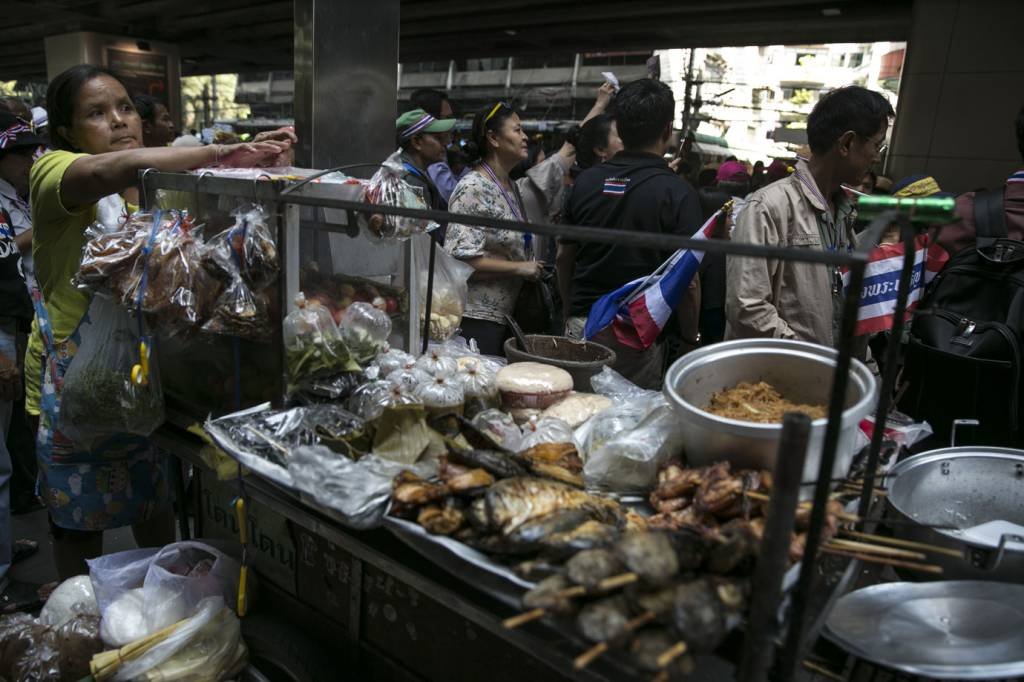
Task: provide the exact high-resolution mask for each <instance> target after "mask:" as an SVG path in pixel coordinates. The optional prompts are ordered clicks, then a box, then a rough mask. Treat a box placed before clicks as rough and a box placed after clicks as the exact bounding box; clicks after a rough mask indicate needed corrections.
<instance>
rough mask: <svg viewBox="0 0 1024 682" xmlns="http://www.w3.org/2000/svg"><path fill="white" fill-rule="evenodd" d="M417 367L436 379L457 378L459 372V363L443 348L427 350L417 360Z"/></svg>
mask: <svg viewBox="0 0 1024 682" xmlns="http://www.w3.org/2000/svg"><path fill="white" fill-rule="evenodd" d="M416 366H417V367H418V368H420V369H422V370H423V371H424V372H426V373H427V374H429V375H430V376H434V377H450V376H455V373H456V372H457V371H458V370H459V364H458V362H457V361H456V360H455V358H453V357H451V356H450V355H448V354H446V353H445V352H444V349H443V348H442V347H432V348H429V349H427V352H426V353H424V354H423V355H421V356H420V357H419V359H417V360H416Z"/></svg>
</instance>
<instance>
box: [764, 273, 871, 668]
mask: <svg viewBox="0 0 1024 682" xmlns="http://www.w3.org/2000/svg"><path fill="white" fill-rule="evenodd" d="M865 267H866V263H865V262H857V263H855V264H854V265H853V266H852V267H851V271H850V284H849V287H848V288H847V290H846V296H845V298H844V300H843V317H842V324H841V328H840V334H839V357H837V358H836V373H835V377H834V379H833V380H832V395H831V396H830V398H829V405H828V425H827V426H826V427H825V443H824V445H823V446H822V453H821V463H820V466H819V467H818V479H817V481H816V482H815V485H814V506H813V507H812V508H811V518H810V523H809V524H808V529H807V542H806V545H805V547H804V556H803V560H802V561H801V562H800V577H799V578H798V579H797V584H796V589H795V590H794V591H793V595H792V603H791V607H790V611H789V618H788V621H789V632H788V633H787V636H786V646H785V655H784V657H783V663H782V670H781V677H780V679H783V680H792V679H793V678H794V674H795V672H796V667H797V665H798V663H799V661H800V660H801V658H802V652H803V649H804V642H803V630H804V620H805V618H806V614H807V604H808V601H809V600H810V593H811V588H812V587H813V583H814V564H815V562H816V560H817V558H818V547H819V545H820V544H821V531H822V528H824V525H825V509H826V505H827V504H828V496H829V485H830V483H831V479H832V467H833V465H834V463H835V459H836V448H837V446H838V445H839V431H840V430H841V429H842V425H843V424H842V422H843V410H844V409H845V407H846V386H847V384H849V380H850V360H851V355H852V352H853V348H852V346H853V341H854V336H853V331H854V327H855V326H856V323H857V306H858V303H859V301H860V291H861V289H862V288H863V286H864V268H865Z"/></svg>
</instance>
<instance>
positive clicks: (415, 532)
mask: <svg viewBox="0 0 1024 682" xmlns="http://www.w3.org/2000/svg"><path fill="white" fill-rule="evenodd" d="M384 527H385V528H387V529H388V530H389V531H390V532H391V533H392V534H393V535H394V536H395V537H397V538H398V539H399V540H401V541H402V542H404V543H405V544H407V545H409V546H410V547H411V548H412V549H414V550H415V551H417V552H419V553H420V554H422V555H423V556H424V557H426V558H427V559H430V561H432V562H433V563H434V564H436V565H437V566H439V567H441V568H442V569H444V570H445V571H448V572H449V573H451V574H452V575H456V576H458V577H459V578H461V579H463V580H465V581H466V582H468V583H470V584H472V585H474V586H475V587H477V588H479V589H481V590H483V591H484V592H486V593H487V594H490V595H491V596H493V597H495V598H496V599H498V600H499V601H501V602H502V603H504V604H507V605H508V606H511V607H512V608H516V609H518V608H520V607H521V600H522V596H523V591H524V590H528V589H530V588H531V587H533V586H534V583H532V582H530V581H528V580H523V579H522V578H520V577H519V576H517V575H516V574H515V573H513V572H512V570H511V569H510V568H508V567H507V566H503V565H501V564H499V563H497V562H496V561H494V560H493V559H491V558H490V557H488V556H487V555H486V554H484V553H483V552H478V551H477V550H475V549H473V548H472V547H470V546H469V545H464V544H463V543H461V542H459V541H458V540H453V539H451V538H449V537H445V536H444V535H431V534H430V533H428V532H427V531H425V530H424V529H423V527H422V526H420V525H419V524H418V523H413V522H411V521H406V520H404V519H398V518H395V517H393V516H385V517H384Z"/></svg>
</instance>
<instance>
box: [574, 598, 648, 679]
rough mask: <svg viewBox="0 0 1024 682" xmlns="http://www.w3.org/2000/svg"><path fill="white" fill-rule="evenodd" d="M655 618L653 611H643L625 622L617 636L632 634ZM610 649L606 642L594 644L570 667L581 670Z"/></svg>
mask: <svg viewBox="0 0 1024 682" xmlns="http://www.w3.org/2000/svg"><path fill="white" fill-rule="evenodd" d="M655 616H656V614H655V613H654V611H645V612H644V613H641V614H640V615H639V616H637V617H636V618H632V619H630V620H628V621H626V624H625V625H623V626H622V632H620V633H619V635H618V636H619V637H621V636H622V635H627V634H629V633H630V632H633V630H636V629H637V628H641V627H643V626H644V625H647V624H648V623H650V622H651V621H652V620H654V618H655ZM610 647H611V645H610V644H609V643H608V642H607V641H604V642H598V643H597V644H595V645H594V646H592V647H590V648H589V649H587V650H586V651H584V652H583V653H582V654H580V655H579V656H577V657H576V659H575V660H574V661H573V662H572V666H573V667H574V668H575V669H576V670H583V669H584V668H586V667H587V666H588V665H590V664H591V663H593V662H594V660H595V659H597V657H598V656H600V655H601V654H603V653H604V652H606V651H608V649H609V648H610Z"/></svg>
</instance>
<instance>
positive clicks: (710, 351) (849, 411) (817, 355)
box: [665, 339, 876, 438]
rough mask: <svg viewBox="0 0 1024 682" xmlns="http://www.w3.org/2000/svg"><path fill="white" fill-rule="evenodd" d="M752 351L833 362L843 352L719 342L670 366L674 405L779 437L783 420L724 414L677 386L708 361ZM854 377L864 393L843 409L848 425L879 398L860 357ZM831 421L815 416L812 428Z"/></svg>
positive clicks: (769, 342) (765, 342) (783, 343)
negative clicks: (697, 402)
mask: <svg viewBox="0 0 1024 682" xmlns="http://www.w3.org/2000/svg"><path fill="white" fill-rule="evenodd" d="M752 351H764V352H785V353H786V354H787V355H790V356H797V357H802V358H806V359H808V360H812V361H815V362H826V363H829V364H831V365H832V366H834V365H835V359H836V357H837V356H838V355H839V353H838V352H837V351H836V350H834V349H832V348H828V347H826V346H821V345H818V344H815V343H809V342H806V341H793V340H789V339H737V340H734V341H723V342H721V343H716V344H713V345H710V346H707V347H705V348H701V349H699V350H696V351H693V352H691V353H687V354H686V355H685V356H683V357H682V358H680V359H679V360H677V361H676V362H675V364H673V365H672V366H671V367H670V368H669V370H668V373H667V374H666V376H665V391H667V392H668V393H669V396H670V397H671V399H672V400H671V403H672V404H673V406H674V407H675V408H676V409H680V410H684V411H686V412H688V413H690V414H692V415H693V416H695V417H698V418H700V419H702V420H705V421H707V422H710V423H712V424H714V425H715V427H716V428H720V429H723V430H725V431H729V432H736V431H738V432H739V433H737V435H745V436H748V437H755V438H777V437H778V434H779V432H780V431H781V430H782V424H759V423H757V422H748V421H742V420H739V419H730V418H728V417H720V416H718V415H715V414H711V413H710V412H707V411H705V410H703V409H701V408H700V407H697V406H696V405H694V404H692V403H690V402H688V401H687V400H686V399H685V398H683V397H682V396H681V395H680V394H679V392H678V390H677V386H679V385H680V384H682V383H683V380H685V379H686V377H687V376H688V375H689V374H691V373H692V372H695V371H696V370H698V369H699V368H701V367H702V366H704V365H705V364H707V363H708V362H711V361H713V360H716V359H718V358H720V357H722V356H729V355H734V354H739V353H749V352H752ZM850 379H851V380H852V381H853V383H854V384H855V385H856V386H857V388H858V389H859V391H860V394H861V396H862V397H861V399H860V400H858V401H857V402H856V403H854V404H853V405H851V406H850V407H848V408H846V409H845V410H843V418H842V426H843V427H844V428H845V427H850V426H853V425H854V424H855V423H858V422H860V420H861V419H862V417H861V416H860V415H862V414H864V413H866V412H867V410H866V409H865V408H867V407H868V406H869V405H870V404H872V403H874V401H875V389H876V382H875V379H874V376H873V375H872V374H871V370H869V369H868V368H867V367H866V366H865V365H864V363H862V362H860V361H859V360H857V359H852V360H851V364H850ZM827 423H828V417H822V418H821V419H815V420H813V421H812V422H811V426H812V428H814V427H819V428H824V427H825V425H826V424H827Z"/></svg>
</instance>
